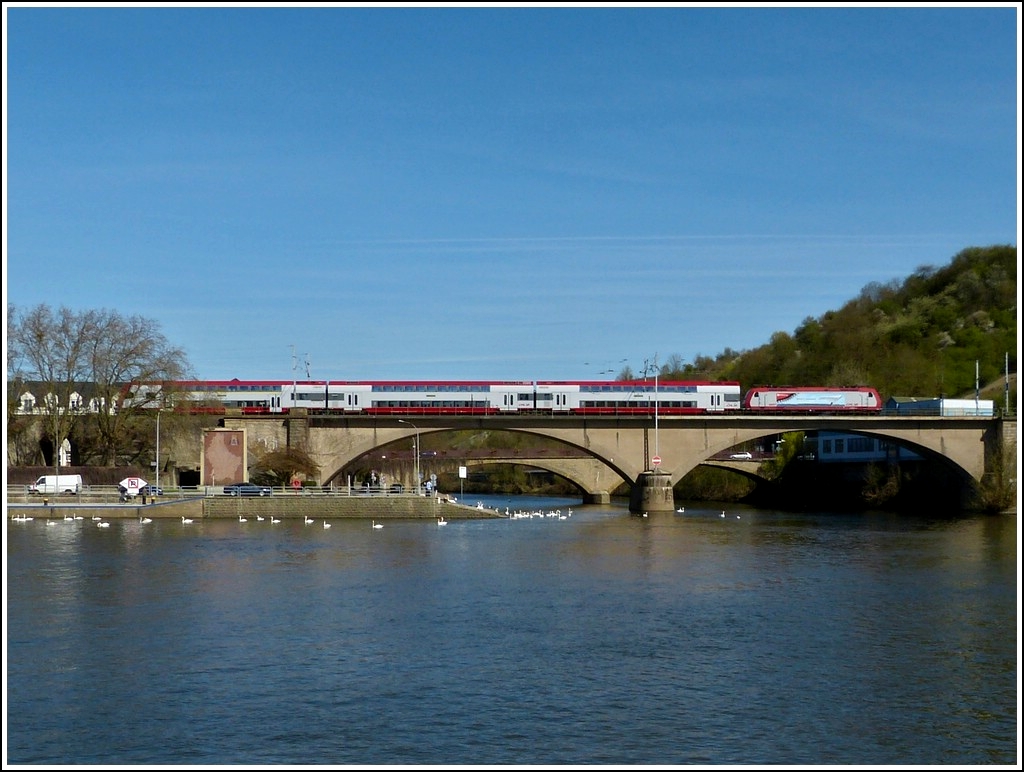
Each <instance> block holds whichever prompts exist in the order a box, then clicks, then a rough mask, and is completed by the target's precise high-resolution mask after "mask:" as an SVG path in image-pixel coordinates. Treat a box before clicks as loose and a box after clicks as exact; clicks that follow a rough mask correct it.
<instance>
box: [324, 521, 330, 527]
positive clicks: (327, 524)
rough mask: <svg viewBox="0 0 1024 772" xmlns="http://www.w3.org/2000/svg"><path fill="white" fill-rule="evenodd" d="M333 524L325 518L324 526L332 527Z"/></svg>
mask: <svg viewBox="0 0 1024 772" xmlns="http://www.w3.org/2000/svg"><path fill="white" fill-rule="evenodd" d="M330 527H331V524H330V523H328V522H327V521H326V520H324V528H330Z"/></svg>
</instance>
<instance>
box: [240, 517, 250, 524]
mask: <svg viewBox="0 0 1024 772" xmlns="http://www.w3.org/2000/svg"><path fill="white" fill-rule="evenodd" d="M238 522H240V523H248V522H249V521H248V520H246V519H245V518H244V517H242V516H241V515H239V516H238Z"/></svg>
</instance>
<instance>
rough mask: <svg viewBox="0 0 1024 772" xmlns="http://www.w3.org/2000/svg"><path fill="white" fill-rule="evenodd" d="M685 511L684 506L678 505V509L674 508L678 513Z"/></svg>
mask: <svg viewBox="0 0 1024 772" xmlns="http://www.w3.org/2000/svg"><path fill="white" fill-rule="evenodd" d="M685 511H686V507H679V509H677V510H676V512H679V513H682V512H685Z"/></svg>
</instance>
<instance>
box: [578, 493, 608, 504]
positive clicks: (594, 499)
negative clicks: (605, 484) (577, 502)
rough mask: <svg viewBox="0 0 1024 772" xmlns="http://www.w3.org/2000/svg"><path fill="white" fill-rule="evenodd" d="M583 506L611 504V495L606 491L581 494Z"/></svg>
mask: <svg viewBox="0 0 1024 772" xmlns="http://www.w3.org/2000/svg"><path fill="white" fill-rule="evenodd" d="M583 503H584V504H611V503H612V495H611V494H610V493H609V492H608V491H590V492H588V493H584V494H583Z"/></svg>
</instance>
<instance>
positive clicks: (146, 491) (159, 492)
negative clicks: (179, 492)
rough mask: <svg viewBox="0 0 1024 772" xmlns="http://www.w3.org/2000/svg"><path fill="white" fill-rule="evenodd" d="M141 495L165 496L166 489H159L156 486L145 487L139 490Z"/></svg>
mask: <svg viewBox="0 0 1024 772" xmlns="http://www.w3.org/2000/svg"><path fill="white" fill-rule="evenodd" d="M139 493H140V494H141V495H142V496H163V495H164V489H163V488H158V487H156V486H155V485H143V486H142V487H141V488H139Z"/></svg>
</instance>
